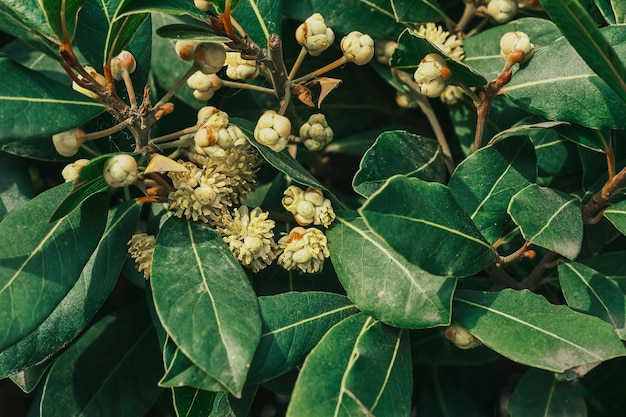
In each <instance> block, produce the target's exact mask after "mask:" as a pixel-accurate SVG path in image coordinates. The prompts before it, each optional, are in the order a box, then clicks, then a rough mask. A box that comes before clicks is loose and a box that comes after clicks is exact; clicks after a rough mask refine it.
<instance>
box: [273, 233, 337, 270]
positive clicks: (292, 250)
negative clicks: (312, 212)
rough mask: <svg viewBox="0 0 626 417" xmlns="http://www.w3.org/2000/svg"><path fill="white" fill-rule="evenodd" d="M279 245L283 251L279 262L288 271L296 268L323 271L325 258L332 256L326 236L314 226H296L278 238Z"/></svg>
mask: <svg viewBox="0 0 626 417" xmlns="http://www.w3.org/2000/svg"><path fill="white" fill-rule="evenodd" d="M278 246H279V250H280V251H281V254H280V256H279V257H278V264H279V265H281V266H282V267H283V268H285V269H286V270H288V271H291V270H292V269H295V268H298V269H300V270H301V271H304V272H307V273H313V272H318V271H321V270H322V267H323V266H324V259H326V258H328V257H329V256H330V252H329V251H328V241H327V240H326V236H325V235H324V233H322V231H321V230H319V229H316V228H314V227H311V228H308V229H305V228H304V227H294V228H293V229H291V231H290V232H289V234H288V235H287V236H283V237H281V238H280V239H279V240H278Z"/></svg>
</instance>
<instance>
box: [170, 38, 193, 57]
mask: <svg viewBox="0 0 626 417" xmlns="http://www.w3.org/2000/svg"><path fill="white" fill-rule="evenodd" d="M197 45H198V41H192V40H188V39H181V40H179V41H176V45H175V46H174V48H175V49H176V54H177V55H178V56H179V57H180V58H181V59H184V60H185V61H191V60H192V59H193V51H194V50H195V49H196V46H197Z"/></svg>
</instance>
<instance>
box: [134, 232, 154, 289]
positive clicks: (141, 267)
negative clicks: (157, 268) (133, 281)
mask: <svg viewBox="0 0 626 417" xmlns="http://www.w3.org/2000/svg"><path fill="white" fill-rule="evenodd" d="M155 244H156V238H155V237H154V236H152V235H148V234H146V233H137V234H134V235H133V237H132V238H131V239H130V241H129V242H128V253H129V254H130V257H131V258H133V259H134V260H135V266H136V268H137V271H139V272H143V276H144V278H145V279H148V278H150V274H151V272H152V254H153V253H154V245H155Z"/></svg>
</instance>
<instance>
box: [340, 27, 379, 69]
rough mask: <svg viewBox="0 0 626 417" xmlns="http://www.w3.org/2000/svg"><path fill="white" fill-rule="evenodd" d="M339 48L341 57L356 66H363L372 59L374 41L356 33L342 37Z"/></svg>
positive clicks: (367, 36)
mask: <svg viewBox="0 0 626 417" xmlns="http://www.w3.org/2000/svg"><path fill="white" fill-rule="evenodd" d="M340 46H341V51H342V52H343V56H344V57H346V59H347V60H348V61H351V62H354V63H355V64H357V65H365V64H367V63H368V62H370V61H371V60H372V58H373V57H374V40H373V39H372V38H371V37H370V36H369V35H364V34H362V33H361V32H358V31H353V32H350V33H348V34H347V35H346V36H344V37H343V39H342V40H341V44H340Z"/></svg>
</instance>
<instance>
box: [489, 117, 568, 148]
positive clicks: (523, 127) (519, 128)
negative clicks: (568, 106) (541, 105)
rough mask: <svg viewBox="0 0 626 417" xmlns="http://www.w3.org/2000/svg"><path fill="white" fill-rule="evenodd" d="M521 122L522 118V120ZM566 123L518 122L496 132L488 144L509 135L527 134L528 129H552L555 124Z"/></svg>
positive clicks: (563, 123) (561, 123)
mask: <svg viewBox="0 0 626 417" xmlns="http://www.w3.org/2000/svg"><path fill="white" fill-rule="evenodd" d="M522 122H523V120H522ZM566 124H568V123H565V122H539V123H532V124H519V125H516V126H513V127H511V128H509V129H505V130H503V131H501V132H499V133H498V134H496V135H495V136H494V137H492V138H491V140H490V141H489V143H488V145H493V144H494V143H497V142H500V141H501V140H503V139H505V138H508V137H511V136H524V134H528V133H529V131H531V130H536V129H552V128H553V127H557V126H561V125H566Z"/></svg>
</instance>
